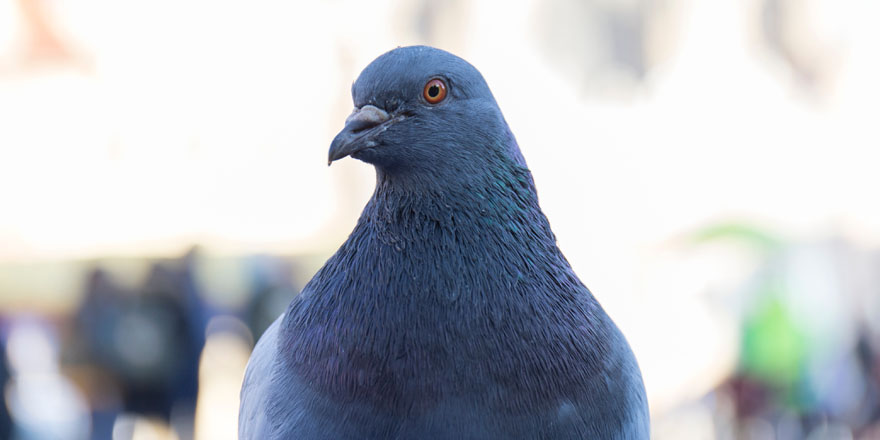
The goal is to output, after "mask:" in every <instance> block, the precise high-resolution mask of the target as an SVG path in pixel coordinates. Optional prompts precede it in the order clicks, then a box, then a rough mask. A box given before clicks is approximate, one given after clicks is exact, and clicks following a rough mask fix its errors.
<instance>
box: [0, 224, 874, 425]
mask: <svg viewBox="0 0 880 440" xmlns="http://www.w3.org/2000/svg"><path fill="white" fill-rule="evenodd" d="M681 246H682V247H683V248H685V249H691V250H695V249H699V248H701V247H707V246H709V247H712V246H715V247H721V248H722V249H723V248H731V249H732V248H737V249H740V250H742V249H745V250H747V253H746V254H747V255H749V257H748V258H749V260H750V261H751V262H752V263H754V265H753V266H752V268H753V269H752V270H750V271H749V274H748V276H747V277H743V278H741V279H738V280H736V281H735V282H734V283H733V284H728V285H726V287H723V288H716V289H715V290H716V291H708V292H705V293H706V295H707V296H709V297H712V298H714V299H713V301H715V302H716V303H717V304H716V306H718V307H720V308H723V309H724V310H725V311H726V313H727V315H728V316H730V317H733V318H734V319H735V320H736V322H737V325H736V328H738V332H739V335H738V338H737V340H738V349H737V352H738V355H737V357H736V361H735V363H734V364H733V366H732V368H730V369H729V370H727V371H726V373H725V374H724V375H723V377H722V378H721V379H720V380H719V381H717V383H716V384H715V385H713V386H712V388H711V389H709V390H708V391H707V392H705V393H704V394H702V395H699V396H696V398H695V399H691V400H686V401H682V402H679V403H678V404H676V405H675V406H673V407H672V408H668V409H666V410H664V411H662V412H657V411H656V410H655V413H654V415H653V416H654V419H655V428H654V429H655V434H656V437H657V438H717V439H757V440H764V439H777V440H789V439H790V440H795V439H803V438H808V439H874V438H878V436H880V325H878V323H880V296H878V295H877V292H878V291H880V271H878V266H880V250H876V249H862V248H859V247H856V246H854V245H852V244H851V243H848V242H847V241H846V240H843V239H827V240H824V241H820V242H815V243H788V242H786V241H784V240H782V239H779V238H776V237H773V236H772V235H771V234H768V233H766V232H763V231H761V230H759V229H756V228H753V227H747V226H742V225H721V226H717V227H711V228H707V229H705V230H702V231H700V232H698V233H696V234H693V237H692V239H689V240H687V241H686V242H685V243H682V244H681ZM200 259H202V257H199V254H198V253H196V252H190V253H188V254H187V255H185V256H183V257H181V258H179V259H173V260H162V261H156V262H152V263H149V264H150V266H151V269H150V270H149V271H148V272H147V273H148V274H147V275H146V276H145V277H144V279H143V280H142V282H140V283H138V284H137V285H136V287H134V288H128V287H125V286H124V283H120V282H118V281H117V280H116V279H115V278H114V274H113V273H112V271H108V270H105V269H103V268H101V267H96V268H94V269H93V270H91V271H89V272H88V273H87V274H86V275H85V276H84V279H83V292H82V295H81V302H80V303H79V305H78V306H77V307H76V310H75V312H74V313H71V314H69V315H64V316H61V317H58V318H56V319H51V320H47V319H43V318H40V317H37V316H6V317H4V318H3V319H2V320H0V322H2V327H0V336H2V337H0V347H3V349H2V350H0V356H2V362H0V381H2V382H3V383H4V389H5V396H6V399H5V405H0V438H3V439H6V438H11V439H22V440H23V439H84V438H92V439H108V438H114V439H129V438H153V437H136V436H135V435H134V434H135V432H136V429H135V428H136V427H137V421H139V420H149V421H151V423H153V424H154V425H155V426H160V427H164V428H162V429H165V430H166V431H165V432H166V434H162V435H158V434H157V437H155V438H177V439H191V438H211V437H207V436H206V435H205V434H204V433H202V434H201V435H198V434H197V432H196V431H197V430H196V420H197V419H198V417H197V416H196V408H197V407H198V406H199V405H205V404H207V402H205V401H204V399H205V398H206V397H205V394H204V393H202V394H200V392H199V387H200V384H201V382H200V379H201V381H204V380H205V375H204V370H205V369H206V368H208V369H210V368H216V367H218V366H221V367H222V365H223V364H225V363H227V362H230V358H229V355H230V353H225V352H222V351H221V352H219V353H215V354H214V355H211V356H208V355H206V354H203V353H202V352H203V350H204V347H205V344H206V338H210V337H211V335H212V334H217V333H218V332H225V333H226V335H227V336H229V335H232V336H233V337H234V338H238V340H239V341H240V342H241V346H243V347H244V351H243V354H244V355H245V356H246V354H247V352H248V351H249V350H250V348H251V347H252V344H253V343H254V341H255V340H257V339H258V338H259V336H260V334H261V333H262V332H263V331H264V330H265V329H266V327H267V326H268V325H269V324H270V323H271V322H272V321H273V320H274V319H275V318H276V317H277V316H278V315H279V314H280V313H282V312H283V310H284V308H285V307H286V304H287V303H288V302H289V301H290V300H291V299H292V298H293V296H294V295H295V294H296V292H298V290H299V289H300V288H301V284H300V283H299V281H298V279H299V278H298V276H297V275H295V274H296V272H297V270H296V263H294V262H292V261H293V260H290V259H286V258H277V257H268V256H259V257H250V258H243V259H240V260H237V261H236V263H235V264H236V265H238V266H240V268H239V270H241V271H242V273H244V274H246V275H245V279H246V282H245V286H246V288H245V291H244V295H243V297H242V299H241V301H238V302H237V303H236V304H235V305H232V304H231V303H229V302H228V301H227V302H225V303H223V302H217V301H216V300H213V301H212V300H211V297H212V296H211V295H210V293H209V292H208V290H210V287H209V283H204V282H202V281H200V280H205V279H206V277H210V276H211V274H210V271H209V270H206V269H205V268H204V267H205V266H204V264H200V263H199V261H200ZM710 290H711V289H710ZM211 323H214V325H213V328H212V324H211ZM218 323H219V324H218ZM694 349H696V347H695V348H694ZM685 350H687V348H685ZM212 362H213V363H215V365H206V363H212ZM243 367H244V365H243V363H239V364H238V366H236V367H233V368H232V374H230V375H228V376H227V379H226V382H227V383H226V384H225V385H224V386H225V390H226V391H225V393H226V394H227V395H221V396H220V397H221V398H222V399H227V400H231V396H230V395H228V394H231V393H236V392H237V389H238V385H239V383H240V380H241V377H242V376H241V375H242V373H243ZM200 371H202V374H201V375H200ZM209 381H210V379H209ZM215 395H216V394H215ZM200 396H201V397H202V401H200V400H199V398H200ZM230 408H231V409H230V410H227V412H226V413H225V414H226V416H227V417H234V416H235V405H232V406H231V407H230ZM206 420H210V421H211V422H209V423H215V422H216V420H217V417H216V415H215V416H214V417H210V416H209V417H208V418H206ZM231 426H232V427H233V428H234V423H233V424H232V425H231ZM155 429H158V428H155ZM202 429H204V427H202ZM226 435H227V436H228V435H231V434H230V433H229V432H227V433H226Z"/></svg>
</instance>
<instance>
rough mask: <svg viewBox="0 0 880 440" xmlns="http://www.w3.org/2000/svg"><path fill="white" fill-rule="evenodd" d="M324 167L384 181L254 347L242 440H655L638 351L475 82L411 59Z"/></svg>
mask: <svg viewBox="0 0 880 440" xmlns="http://www.w3.org/2000/svg"><path fill="white" fill-rule="evenodd" d="M352 98H353V101H354V106H355V110H354V112H353V113H352V114H351V115H350V116H349V117H348V118H347V120H346V122H345V127H344V128H343V129H342V131H341V132H340V133H339V134H338V135H337V136H336V137H335V138H334V139H333V141H332V143H331V144H330V151H329V161H330V162H331V163H332V162H333V161H336V160H339V159H342V158H344V157H346V156H350V157H353V158H355V159H358V160H361V161H363V162H366V163H368V164H372V165H373V166H374V168H375V170H376V188H375V191H374V193H373V195H372V197H371V198H370V200H369V202H368V203H367V205H366V207H365V208H364V210H363V213H362V214H361V216H360V218H359V219H358V221H357V224H356V226H355V228H354V230H353V231H352V232H351V235H350V236H349V237H348V239H347V240H346V241H345V242H344V243H343V244H342V247H340V248H339V250H338V251H337V252H336V253H335V254H334V255H333V256H332V257H330V259H329V260H328V261H327V262H326V263H325V264H324V266H323V267H322V268H321V269H319V270H318V272H317V273H316V274H315V276H314V277H313V278H312V279H311V280H310V281H309V282H308V283H307V284H306V285H305V287H304V288H303V289H302V291H301V293H300V294H299V295H297V296H296V297H295V298H294V299H293V300H292V301H291V303H290V305H289V306H288V308H287V309H286V311H285V312H284V313H283V314H282V315H281V316H280V317H279V318H278V319H277V320H276V321H275V322H274V323H273V324H272V325H271V326H270V327H269V329H268V330H267V331H266V332H265V333H264V334H263V336H262V337H261V338H260V340H259V341H258V343H257V344H256V346H255V348H254V351H253V354H252V355H251V358H250V360H249V362H248V366H247V369H246V372H245V377H244V381H243V383H242V389H241V401H240V402H241V403H240V409H239V438H241V439H243V440H247V439H335V440H341V439H647V438H648V437H649V425H650V424H649V416H648V406H647V400H646V396H645V388H644V385H643V382H642V378H641V372H640V370H639V367H638V364H637V362H636V359H635V356H634V355H633V353H632V350H631V349H630V347H629V344H628V343H627V341H626V339H625V338H624V336H623V334H622V333H621V332H620V330H619V329H618V328H617V327H616V325H615V324H614V323H613V322H612V320H611V319H610V318H609V317H608V315H607V314H606V313H605V312H604V310H603V309H602V307H601V306H600V305H599V303H598V302H597V301H596V298H595V297H594V296H593V295H592V293H591V292H590V291H589V290H588V289H587V287H585V286H584V284H583V283H582V282H581V281H580V280H579V279H578V277H577V276H576V275H575V274H574V272H573V271H572V268H571V266H570V265H569V263H568V261H567V260H566V258H565V257H564V256H563V254H562V253H561V252H560V250H559V248H558V247H557V244H556V238H555V236H554V234H553V232H552V231H551V229H550V225H549V222H548V220H547V217H546V216H545V215H544V213H543V212H542V211H541V208H540V206H539V205H538V197H537V193H536V191H535V185H534V181H533V179H532V175H531V173H530V171H529V170H528V168H527V167H526V162H525V160H524V158H523V156H522V154H521V153H520V150H519V147H518V145H517V143H516V140H515V139H514V136H513V134H512V133H511V131H510V129H509V128H508V125H507V122H506V121H505V119H504V117H503V116H502V114H501V110H500V109H499V107H498V104H497V103H496V101H495V98H494V97H493V95H492V93H491V92H490V90H489V87H488V85H487V84H486V81H485V80H484V79H483V77H482V75H481V74H480V72H479V71H478V70H477V69H476V68H474V67H473V66H472V65H471V64H469V63H468V62H466V61H464V60H463V59H461V58H459V57H457V56H455V55H452V54H450V53H448V52H445V51H442V50H439V49H435V48H431V47H426V46H411V47H399V48H397V49H394V50H392V51H390V52H387V53H385V54H383V55H381V56H380V57H378V58H377V59H376V60H374V61H373V62H372V63H370V64H369V65H368V66H367V67H366V68H365V69H364V70H363V72H361V74H360V76H359V77H358V79H357V81H355V83H354V84H353V86H352Z"/></svg>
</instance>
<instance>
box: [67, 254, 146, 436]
mask: <svg viewBox="0 0 880 440" xmlns="http://www.w3.org/2000/svg"><path fill="white" fill-rule="evenodd" d="M130 295H131V292H126V291H124V290H123V289H122V287H121V286H119V285H118V284H117V283H115V282H114V281H113V279H112V278H111V277H110V275H109V274H107V273H106V272H105V271H104V270H102V269H100V268H97V269H94V270H92V271H91V273H90V274H89V275H88V280H87V282H86V286H85V294H84V296H83V301H82V303H81V304H80V306H79V309H78V310H77V311H76V312H75V314H74V337H73V340H72V341H71V343H72V348H70V349H69V351H70V352H71V353H72V354H73V356H74V359H73V360H74V361H75V362H76V363H77V364H84V369H85V371H86V375H87V376H88V378H89V379H88V380H87V381H86V382H85V384H84V386H83V388H84V389H85V390H86V394H87V397H88V400H89V407H90V408H91V417H92V439H95V440H98V439H106V438H110V437H111V436H112V433H113V423H114V422H115V419H116V416H117V415H119V413H120V412H121V411H122V407H121V402H120V401H121V392H122V391H121V389H120V388H121V384H120V382H121V379H120V376H119V374H117V371H118V366H117V362H116V359H117V355H116V345H115V342H114V337H115V333H114V331H113V329H114V328H116V326H117V320H118V319H119V316H120V314H121V311H122V310H123V308H124V302H125V301H126V300H127V297H128V296H130Z"/></svg>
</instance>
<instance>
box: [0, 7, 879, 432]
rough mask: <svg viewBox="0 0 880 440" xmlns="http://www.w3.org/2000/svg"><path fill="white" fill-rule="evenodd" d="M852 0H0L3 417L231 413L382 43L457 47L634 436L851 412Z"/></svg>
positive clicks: (868, 129)
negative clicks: (595, 304) (620, 336)
mask: <svg viewBox="0 0 880 440" xmlns="http://www.w3.org/2000/svg"><path fill="white" fill-rule="evenodd" d="M877 17H880V3H878V2H872V1H860V0H580V1H577V0H544V1H539V0H523V1H504V2H500V1H499V2H468V1H463V0H444V1H427V0H424V1H417V0H416V1H404V0H384V1H377V2H359V1H354V0H348V1H344V0H332V1H325V2H316V1H307V2H244V1H206V0H194V1H187V2H180V1H169V0H157V1H151V2H130V1H125V2H118V1H109V0H80V1H76V2H65V1H59V0H0V354H2V359H0V388H2V390H3V394H2V396H3V399H0V403H2V404H0V439H5V438H12V439H88V438H93V439H105V438H113V439H125V440H127V439H181V440H186V439H191V438H195V439H232V438H235V433H236V415H237V405H238V390H239V386H240V383H241V378H242V374H243V370H244V366H245V363H246V361H247V357H248V355H249V352H250V350H251V347H252V345H253V343H254V340H255V339H257V338H258V337H259V335H260V333H261V332H262V330H263V329H264V328H265V327H266V326H267V325H268V323H269V322H271V320H273V319H274V317H275V316H277V315H278V314H279V313H281V311H283V309H284V307H285V306H286V304H287V303H288V302H289V301H290V299H291V298H293V297H294V296H295V295H296V294H297V292H298V291H299V289H300V288H301V287H302V285H303V284H304V282H306V281H307V280H308V279H309V278H310V276H311V275H312V274H313V273H314V272H315V271H316V270H317V268H318V267H319V266H320V264H322V263H323V261H324V260H325V259H326V258H327V257H328V256H329V255H330V254H331V253H332V252H333V251H334V250H335V249H336V247H337V246H338V245H339V244H341V243H342V241H343V240H344V239H345V237H346V235H347V233H348V232H349V231H350V230H351V228H352V226H353V225H354V223H355V220H356V218H357V215H358V214H359V212H360V209H361V208H362V206H363V205H364V203H365V202H366V200H367V198H368V197H369V195H370V194H371V192H372V185H373V179H374V174H373V170H372V169H371V167H369V166H368V165H366V164H363V163H360V162H357V161H354V160H351V159H347V160H344V161H341V162H339V163H337V164H334V165H333V166H332V167H330V168H328V167H327V166H326V154H327V149H328V146H329V143H330V140H331V139H332V137H333V135H334V134H335V132H336V131H337V130H339V129H340V128H341V127H342V125H343V121H344V118H345V116H346V115H347V114H348V113H349V111H350V110H351V102H350V97H349V85H350V83H351V81H353V80H354V79H355V78H356V77H357V75H358V73H359V72H360V70H361V69H362V68H363V67H364V66H366V64H367V63H369V61H371V60H372V59H373V58H375V57H376V56H378V55H379V54H381V53H383V52H385V51H387V50H389V49H391V48H393V47H395V46H399V45H408V44H430V45H434V46H438V47H441V48H444V49H446V50H449V51H451V52H454V53H456V54H458V55H461V56H463V57H464V58H466V59H468V60H469V61H471V62H472V63H473V64H474V65H476V66H477V67H478V68H479V69H480V70H481V71H482V73H483V74H484V76H485V77H486V79H487V81H488V82H489V84H490V86H491V87H492V89H493V91H494V93H495V95H496V98H497V100H498V102H499V104H500V105H501V108H502V110H503V111H504V114H505V116H506V118H507V120H508V122H509V123H510V125H511V127H512V129H513V131H514V133H515V135H516V136H517V138H518V140H519V143H520V145H521V148H522V150H523V153H524V154H525V156H526V159H527V161H528V162H529V165H530V167H531V169H532V171H533V173H534V176H535V180H536V183H537V186H538V191H539V196H540V199H541V203H542V206H543V208H544V210H545V212H546V213H547V215H548V216H549V218H550V221H551V224H552V225H553V227H554V230H555V232H556V235H557V237H558V240H559V244H560V246H561V247H562V249H563V251H564V252H565V253H566V255H567V256H568V258H569V260H570V261H571V263H572V265H573V266H574V268H575V270H576V271H577V273H578V274H579V275H580V277H581V278H582V279H583V280H584V282H585V283H586V284H587V285H588V286H589V287H590V288H591V290H593V292H594V293H595V295H596V296H597V297H598V298H599V300H600V301H601V302H602V303H603V304H604V306H605V308H606V309H607V310H608V311H609V313H610V314H611V315H612V316H613V317H614V319H615V321H616V322H617V323H618V325H619V326H620V327H621V328H622V329H623V331H624V333H625V334H626V335H627V337H628V339H629V341H630V343H631V345H632V346H633V349H634V351H635V353H636V355H637V357H638V359H639V362H640V364H641V368H642V372H643V375H644V379H645V383H646V386H647V391H648V396H649V400H650V407H651V413H652V418H653V428H652V429H653V438H655V439H713V438H716V439H801V438H809V439H877V438H880V203H878V190H880V172H878V165H880V160H878V159H880V154H878V149H880V125H878V123H877V115H878V110H877V106H878V104H880V86H878V81H880V79H878V78H880V55H878V54H880V52H878V50H877V46H878V43H880V26H877V24H876V20H877Z"/></svg>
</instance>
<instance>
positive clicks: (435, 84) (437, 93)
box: [422, 78, 446, 104]
mask: <svg viewBox="0 0 880 440" xmlns="http://www.w3.org/2000/svg"><path fill="white" fill-rule="evenodd" d="M422 96H424V97H425V101H428V103H429V104H437V103H438V102H440V101H442V100H443V99H444V98H446V83H444V82H443V80H442V79H438V78H435V79H432V80H430V81H428V83H427V84H425V90H423V91H422Z"/></svg>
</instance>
